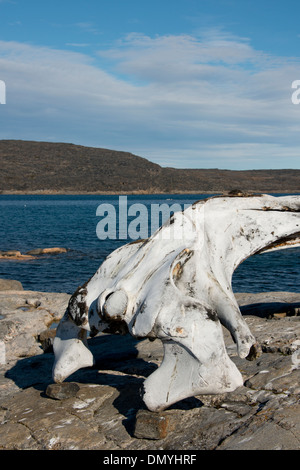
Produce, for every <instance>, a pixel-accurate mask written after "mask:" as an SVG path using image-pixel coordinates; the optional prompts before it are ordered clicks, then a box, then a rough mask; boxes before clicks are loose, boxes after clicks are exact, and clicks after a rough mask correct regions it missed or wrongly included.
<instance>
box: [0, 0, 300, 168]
mask: <svg viewBox="0 0 300 470" xmlns="http://www.w3.org/2000/svg"><path fill="white" fill-rule="evenodd" d="M299 14H300V5H299V3H298V2H297V1H294V0H286V1H285V2H283V1H277V0H276V2H275V1H274V0H272V1H270V0H261V1H260V2H258V1H254V0H251V1H250V0H173V1H170V0H160V1H157V0H152V1H151V2H150V1H142V0H140V1H136V0H133V1H132V0H98V1H94V0H93V1H88V0H87V1H84V2H83V1H82V0H78V1H76V2H71V1H62V0H61V1H57V0H52V1H51V2H45V1H44V2H41V1H34V0H26V1H24V0H19V1H18V0H0V80H2V81H4V82H5V85H6V104H5V105H2V104H1V105H0V139H23V140H39V141H52V142H69V143H75V144H81V145H87V146H93V147H104V148H111V149H116V150H125V151H130V152H132V153H135V154H137V155H140V156H142V157H145V158H148V159H149V160H151V161H153V162H156V163H159V164H160V165H162V166H171V167H177V168H226V169H236V170H238V169H253V168H256V169H260V168H300V158H299V156H300V132H299V131H300V104H299V105H297V104H294V103H293V102H292V100H291V97H292V93H293V91H294V90H293V89H292V83H293V81H295V80H300V58H299V52H298V51H299V50H300V26H299ZM299 96H300V94H299Z"/></svg>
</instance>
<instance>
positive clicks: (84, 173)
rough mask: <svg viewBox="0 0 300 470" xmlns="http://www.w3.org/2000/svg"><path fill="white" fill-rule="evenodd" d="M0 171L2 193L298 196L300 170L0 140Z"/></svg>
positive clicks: (56, 144) (299, 190)
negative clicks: (217, 165)
mask: <svg viewBox="0 0 300 470" xmlns="http://www.w3.org/2000/svg"><path fill="white" fill-rule="evenodd" d="M282 158H283V162H284V155H283V156H282ZM183 159H184V155H183ZM0 167H1V172H0V193H1V192H2V193H6V192H8V193H18V192H20V193H36V192H41V193H43V192H44V193H53V194H55V193H73V194H78V193H99V194H121V193H137V194H138V193H145V194H154V193H157V194H159V193H160V194H162V193H218V192H225V191H231V190H235V189H237V188H238V189H241V190H242V191H255V192H265V193H270V192H279V193H280V192H283V193H284V192H289V193H293V192H300V170H293V169H282V170H268V169H266V170H247V171H232V170H219V169H176V168H164V167H161V166H160V165H157V164H155V163H152V162H150V161H148V160H147V159H145V158H142V157H139V156H136V155H133V154H131V153H128V152H120V151H115V150H108V149H101V148H92V147H84V146H80V145H73V144H65V143H51V142H34V141H21V140H0Z"/></svg>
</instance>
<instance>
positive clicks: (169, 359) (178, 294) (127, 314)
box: [53, 195, 300, 411]
mask: <svg viewBox="0 0 300 470" xmlns="http://www.w3.org/2000/svg"><path fill="white" fill-rule="evenodd" d="M296 246H300V196H282V197H274V196H269V195H257V196H247V197H230V196H227V197H225V196H218V197H212V198H209V199H206V200H203V201H199V202H197V203H194V204H193V205H192V206H190V207H189V208H187V209H185V210H184V211H182V212H181V211H180V212H176V213H175V214H174V215H173V216H171V218H170V219H169V220H168V221H167V222H166V223H165V224H164V225H163V226H162V227H160V228H159V229H158V230H157V231H156V232H155V233H154V234H153V235H152V236H151V237H150V238H149V239H147V240H139V241H136V242H132V243H129V244H126V245H124V246H122V247H120V248H118V249H117V250H115V251H114V252H112V253H111V254H110V255H109V256H108V257H107V258H106V260H105V261H104V262H103V263H102V265H101V266H100V267H99V269H98V270H97V272H96V273H95V275H94V276H93V277H92V278H91V279H90V280H89V281H88V282H87V283H86V284H85V285H83V286H82V287H79V288H78V289H77V291H76V292H75V293H74V294H73V296H72V297H71V299H70V302H69V305H68V308H67V311H66V313H65V316H64V318H63V319H62V320H61V322H60V324H59V326H58V329H57V335H56V338H55V340H54V354H55V362H54V366H53V378H54V381H56V382H61V381H63V380H65V379H66V378H67V377H68V376H69V375H70V374H72V373H73V372H74V371H75V370H78V369H80V368H81V367H87V366H90V365H92V363H93V359H92V354H91V352H90V351H89V349H88V347H87V341H86V334H87V332H92V333H93V334H95V333H97V332H98V331H103V330H105V329H106V328H107V327H108V326H111V327H113V326H114V325H120V324H123V325H125V326H126V329H127V331H129V333H130V334H131V335H133V336H134V337H137V338H143V337H149V338H159V339H160V340H161V341H162V343H163V346H164V358H163V361H162V364H161V365H160V367H159V368H158V369H157V370H156V371H155V372H153V373H152V374H151V375H150V376H149V377H148V378H147V379H146V380H145V382H144V386H143V400H144V402H145V404H146V406H147V407H148V409H150V410H152V411H158V410H162V409H165V408H167V407H169V406H170V405H172V404H173V403H176V402H177V401H179V400H182V399H184V398H187V397H189V396H195V395H201V394H217V393H223V392H227V391H233V390H235V389H236V388H237V387H239V386H241V385H242V384H243V379H242V375H241V373H240V372H239V370H238V369H237V367H236V366H235V365H234V363H233V362H232V361H231V359H230V358H229V356H228V354H227V351H226V348H225V344H224V339H223V333H222V326H221V325H223V326H225V327H226V328H227V329H228V330H229V332H230V333H231V335H232V337H233V339H234V341H235V343H236V345H237V352H238V354H239V356H240V357H242V358H246V357H247V356H248V357H249V353H251V354H253V352H254V356H255V353H256V351H257V354H258V353H259V347H257V345H256V340H255V338H254V336H253V335H252V333H251V331H250V330H249V328H248V326H247V324H246V322H245V320H244V319H243V317H242V315H241V313H240V310H239V306H238V303H237V301H236V299H235V296H234V293H233V291H232V287H231V281H232V275H233V272H234V271H235V269H236V268H237V267H238V266H239V264H240V263H241V262H243V261H244V260H245V259H247V258H248V257H249V256H252V255H254V254H256V253H264V252H268V251H273V250H278V249H285V248H291V247H296Z"/></svg>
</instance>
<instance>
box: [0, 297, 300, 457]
mask: <svg viewBox="0 0 300 470" xmlns="http://www.w3.org/2000/svg"><path fill="white" fill-rule="evenodd" d="M237 298H238V300H239V303H240V305H241V306H242V308H243V307H245V309H247V314H246V315H245V319H246V321H247V323H248V324H249V326H250V328H251V330H252V332H253V333H254V335H255V336H256V338H257V340H258V342H259V343H260V344H261V345H262V350H263V353H262V355H261V356H260V357H259V358H257V359H255V360H253V361H247V360H245V359H240V358H239V357H238V356H237V353H236V347H235V345H234V343H233V342H232V339H231V337H230V335H229V334H228V333H227V331H226V330H225V329H224V335H225V343H226V347H227V350H228V353H229V355H230V357H231V358H232V360H233V361H234V362H235V364H236V365H237V367H238V368H239V370H240V371H241V373H242V376H243V379H244V386H242V387H240V388H239V389H237V390H236V391H235V392H232V393H227V394H222V395H205V396H197V397H191V398H189V399H186V400H183V401H182V402H179V403H176V404H175V405H173V406H171V407H170V408H169V409H167V410H164V411H163V412H161V413H151V412H149V411H148V410H146V409H145V406H144V404H143V402H142V400H141V397H140V389H141V387H142V386H143V382H144V380H145V377H147V376H148V375H149V374H151V373H152V372H153V371H154V370H155V369H156V368H157V367H159V365H160V362H161V360H162V357H163V348H162V344H161V342H160V341H159V340H155V341H154V342H151V341H149V340H148V339H144V340H141V341H137V340H136V339H134V338H132V337H131V336H129V335H126V336H117V335H108V334H99V335H97V336H96V337H94V338H90V339H89V340H88V342H89V347H90V349H91V350H92V352H93V354H94V356H95V358H96V365H95V367H92V368H86V369H82V370H79V371H77V372H76V373H75V374H73V375H72V376H71V377H70V378H69V379H68V381H66V382H64V383H63V384H60V385H58V384H53V383H52V377H51V370H52V366H53V361H54V356H53V354H52V353H51V352H44V350H43V348H42V345H41V342H39V338H40V337H43V335H42V334H41V333H42V332H43V331H45V329H46V331H47V328H48V329H51V324H53V322H54V321H58V320H59V318H61V316H62V315H63V313H64V311H65V308H66V305H67V303H68V299H69V296H68V295H67V294H51V293H38V292H26V291H24V292H14V291H11V292H6V293H5V292H2V293H1V292H0V302H1V303H0V309H1V315H2V317H1V320H0V334H1V335H2V336H1V337H0V341H2V344H4V345H5V347H6V353H7V356H8V357H7V360H6V361H4V363H2V364H1V363H0V372H1V373H0V449H9V450H11V449H32V450H38V449H41V450H46V449H47V450H51V449H52V450H54V449H62V450H63V449H66V450H69V449H70V450H71V449H87V450H88V449H98V450H163V449H166V450H172V449H174V450H204V449H205V450H231V449H237V450H245V449H250V450H256V449H261V450H265V449H266V450H267V449H283V450H294V449H299V447H300V407H299V394H300V387H299V379H300V369H299V364H300V353H299V352H300V349H299V348H300V316H298V315H294V316H292V315H290V314H289V315H285V316H282V317H276V316H274V315H273V314H272V312H271V313H270V310H269V305H270V304H275V303H276V304H278V303H280V304H284V305H285V306H288V305H289V307H288V308H290V304H293V305H294V307H295V308H298V307H296V305H297V304H300V295H299V294H291V293H266V294H237ZM273 301H274V302H273ZM266 304H268V311H267V312H266ZM263 312H265V313H263ZM273 313H275V310H273ZM48 322H50V325H49V324H48Z"/></svg>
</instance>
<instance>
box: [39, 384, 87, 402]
mask: <svg viewBox="0 0 300 470" xmlns="http://www.w3.org/2000/svg"><path fill="white" fill-rule="evenodd" d="M79 390H80V388H79V385H77V384H76V383H72V382H64V383H61V384H50V385H48V387H47V389H46V395H47V396H48V397H50V398H54V399H55V400H65V399H66V398H70V397H75V396H76V393H77V392H79Z"/></svg>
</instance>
